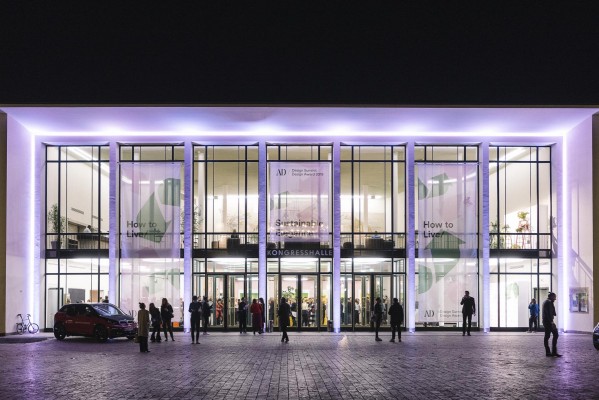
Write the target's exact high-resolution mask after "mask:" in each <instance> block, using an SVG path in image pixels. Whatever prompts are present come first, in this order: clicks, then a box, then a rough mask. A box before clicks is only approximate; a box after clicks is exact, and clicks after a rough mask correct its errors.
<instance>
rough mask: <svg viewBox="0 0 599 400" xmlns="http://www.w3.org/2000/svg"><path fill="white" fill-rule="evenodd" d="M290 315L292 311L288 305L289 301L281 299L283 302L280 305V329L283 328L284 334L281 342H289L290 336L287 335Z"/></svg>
mask: <svg viewBox="0 0 599 400" xmlns="http://www.w3.org/2000/svg"><path fill="white" fill-rule="evenodd" d="M290 315H291V309H290V308H289V304H287V299H286V298H285V297H281V302H280V303H279V327H280V328H281V332H283V337H281V342H283V341H285V343H288V342H289V336H288V335H287V327H288V326H289V316H290Z"/></svg>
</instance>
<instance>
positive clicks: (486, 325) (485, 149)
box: [479, 142, 491, 332]
mask: <svg viewBox="0 0 599 400" xmlns="http://www.w3.org/2000/svg"><path fill="white" fill-rule="evenodd" d="M480 152H481V177H480V179H479V182H480V186H481V197H480V202H481V210H482V214H481V218H480V223H481V225H482V226H480V227H479V229H480V233H481V236H480V237H481V238H482V240H481V242H480V244H481V245H482V260H480V261H482V295H481V296H479V299H480V301H481V302H482V306H483V307H482V310H483V312H482V315H479V320H480V318H481V317H482V321H481V322H482V327H483V331H484V332H489V331H490V329H491V316H490V308H491V293H490V276H489V257H490V254H491V253H490V250H489V245H490V243H489V142H483V143H482V144H481V146H480ZM479 271H481V270H480V268H479Z"/></svg>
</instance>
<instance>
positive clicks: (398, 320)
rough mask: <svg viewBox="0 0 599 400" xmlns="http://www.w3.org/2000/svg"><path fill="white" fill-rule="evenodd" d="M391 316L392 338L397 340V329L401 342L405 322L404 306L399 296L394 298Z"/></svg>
mask: <svg viewBox="0 0 599 400" xmlns="http://www.w3.org/2000/svg"><path fill="white" fill-rule="evenodd" d="M389 316H390V317H391V340H390V342H395V331H397V341H398V342H401V324H403V307H402V306H401V304H399V301H398V300H397V298H393V304H391V307H389Z"/></svg>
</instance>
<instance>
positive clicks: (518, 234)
mask: <svg viewBox="0 0 599 400" xmlns="http://www.w3.org/2000/svg"><path fill="white" fill-rule="evenodd" d="M489 159H490V165H489V192H490V193H489V194H490V195H489V215H490V218H489V219H490V221H491V222H490V226H489V233H490V248H491V260H490V265H491V278H490V279H491V327H500V328H505V327H508V328H514V327H528V314H527V313H528V304H529V303H530V301H531V299H532V298H534V299H535V301H536V302H537V304H540V303H541V302H542V301H543V300H544V299H545V298H546V297H547V293H548V292H549V291H550V290H551V288H552V286H553V285H552V280H553V270H552V259H551V257H552V253H553V250H552V247H553V241H554V239H552V234H551V231H552V224H555V221H554V219H553V216H554V215H555V211H554V204H553V202H552V194H551V193H552V188H551V147H549V146H543V147H540V146H534V147H500V146H494V147H491V148H490V154H489Z"/></svg>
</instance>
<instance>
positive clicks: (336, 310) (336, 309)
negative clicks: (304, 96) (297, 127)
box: [332, 142, 341, 333]
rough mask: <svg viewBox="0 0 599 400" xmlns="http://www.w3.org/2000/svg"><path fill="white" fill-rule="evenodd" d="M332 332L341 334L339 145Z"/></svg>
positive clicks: (337, 152) (337, 146)
mask: <svg viewBox="0 0 599 400" xmlns="http://www.w3.org/2000/svg"><path fill="white" fill-rule="evenodd" d="M332 175H333V176H332V178H333V330H334V331H335V332H336V333H338V332H341V143H340V142H335V143H334V144H333V174H332Z"/></svg>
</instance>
